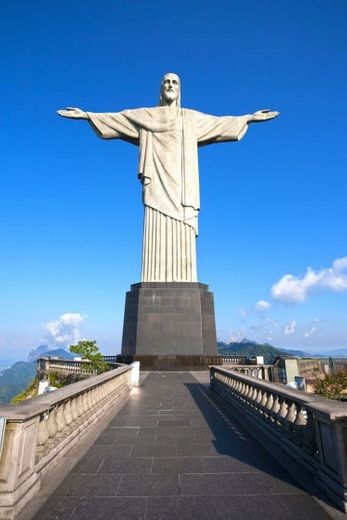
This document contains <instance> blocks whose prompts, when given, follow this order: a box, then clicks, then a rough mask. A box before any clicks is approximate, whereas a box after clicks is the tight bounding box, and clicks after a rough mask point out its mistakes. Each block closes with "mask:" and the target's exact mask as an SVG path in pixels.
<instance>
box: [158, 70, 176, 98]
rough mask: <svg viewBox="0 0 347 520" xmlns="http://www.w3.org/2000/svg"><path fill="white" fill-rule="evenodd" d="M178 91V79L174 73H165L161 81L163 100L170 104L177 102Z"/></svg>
mask: <svg viewBox="0 0 347 520" xmlns="http://www.w3.org/2000/svg"><path fill="white" fill-rule="evenodd" d="M179 91H180V79H179V77H178V76H177V75H176V74H171V73H170V74H165V76H164V77H163V80H162V83H161V95H162V99H163V102H164V103H165V104H167V105H172V104H174V103H175V102H177V100H178V98H179Z"/></svg>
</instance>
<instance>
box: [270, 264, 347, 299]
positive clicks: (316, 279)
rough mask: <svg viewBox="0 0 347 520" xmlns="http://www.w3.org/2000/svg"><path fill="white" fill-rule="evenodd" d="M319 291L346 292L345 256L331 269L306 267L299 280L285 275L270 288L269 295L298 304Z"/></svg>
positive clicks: (346, 267) (346, 270) (346, 266)
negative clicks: (318, 269) (316, 269)
mask: <svg viewBox="0 0 347 520" xmlns="http://www.w3.org/2000/svg"><path fill="white" fill-rule="evenodd" d="M319 290H330V291H333V292H343V291H347V256H345V257H343V258H337V259H336V260H335V261H334V262H333V264H332V266H331V267H329V268H327V269H321V270H320V271H314V270H313V269H312V268H311V267H308V269H307V271H306V273H305V275H304V276H303V277H301V278H300V277H299V276H294V275H292V274H285V275H284V276H282V278H281V279H280V280H279V281H278V282H277V283H275V284H274V285H273V286H272V288H271V295H272V296H273V298H274V299H275V300H277V301H282V302H285V303H300V302H304V301H305V300H307V298H308V297H309V296H310V295H311V294H312V293H314V292H316V291H319Z"/></svg>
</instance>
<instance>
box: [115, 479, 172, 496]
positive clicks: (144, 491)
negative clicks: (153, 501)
mask: <svg viewBox="0 0 347 520" xmlns="http://www.w3.org/2000/svg"><path fill="white" fill-rule="evenodd" d="M179 494H180V488H179V485H178V475H150V476H149V477H146V478H143V475H124V476H123V478H122V480H121V483H120V485H119V488H118V491H117V496H139V497H140V496H175V495H179Z"/></svg>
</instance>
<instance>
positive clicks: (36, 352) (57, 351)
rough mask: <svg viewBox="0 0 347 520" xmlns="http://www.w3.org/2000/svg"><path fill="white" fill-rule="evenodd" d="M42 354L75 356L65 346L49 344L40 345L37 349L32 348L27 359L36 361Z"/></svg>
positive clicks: (64, 356)
mask: <svg viewBox="0 0 347 520" xmlns="http://www.w3.org/2000/svg"><path fill="white" fill-rule="evenodd" d="M41 356H45V357H47V356H58V357H62V358H65V359H66V358H68V359H71V358H73V357H74V356H73V355H72V354H71V353H70V352H68V351H67V350H65V349H63V348H54V347H50V346H48V345H39V346H38V347H36V348H35V349H33V350H31V351H30V352H29V354H28V357H27V361H29V362H30V361H36V360H37V358H39V357H41Z"/></svg>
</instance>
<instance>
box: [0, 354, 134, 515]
mask: <svg viewBox="0 0 347 520" xmlns="http://www.w3.org/2000/svg"><path fill="white" fill-rule="evenodd" d="M137 365H138V364H134V366H133V367H132V366H131V365H130V366H126V367H120V368H118V369H115V370H111V371H109V372H105V373H103V374H100V375H97V376H91V377H89V378H88V379H85V380H83V381H79V382H77V383H73V384H71V385H68V386H65V387H63V388H60V389H58V390H56V391H55V392H51V393H48V394H44V395H42V396H39V397H36V398H34V399H30V400H26V401H23V402H21V403H20V404H18V405H2V406H1V407H0V416H3V417H5V419H6V429H5V436H4V444H3V450H2V455H1V459H0V518H1V519H13V518H15V517H16V515H17V514H18V512H19V511H20V510H21V509H22V508H23V507H24V506H25V504H26V503H27V502H28V501H29V500H30V499H31V498H32V497H33V496H34V495H35V494H36V493H37V491H38V490H39V488H40V482H41V479H42V477H43V476H44V475H45V474H46V473H47V472H49V471H52V469H53V468H54V466H55V464H56V463H57V462H58V461H59V460H60V459H61V458H62V457H63V456H64V455H65V454H66V452H67V451H69V450H70V449H71V448H72V446H74V445H75V444H76V443H77V442H78V441H80V439H81V438H82V437H83V436H84V435H85V434H86V433H87V432H88V431H89V430H90V428H91V427H92V426H93V425H94V424H95V422H96V421H97V420H98V418H99V417H101V416H102V415H103V414H104V413H106V411H107V410H108V409H109V408H110V407H111V406H112V405H114V404H115V403H116V402H117V401H118V400H119V402H121V399H123V398H125V396H126V394H127V393H128V392H129V391H130V389H131V387H132V386H135V385H136V384H138V381H135V379H136V377H135V379H134V375H135V376H136V375H138V366H137ZM132 372H134V374H132Z"/></svg>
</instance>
